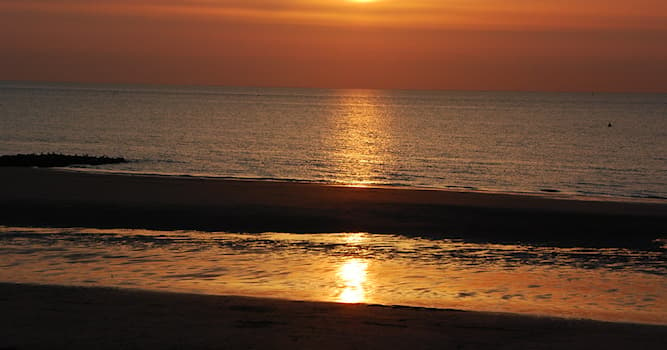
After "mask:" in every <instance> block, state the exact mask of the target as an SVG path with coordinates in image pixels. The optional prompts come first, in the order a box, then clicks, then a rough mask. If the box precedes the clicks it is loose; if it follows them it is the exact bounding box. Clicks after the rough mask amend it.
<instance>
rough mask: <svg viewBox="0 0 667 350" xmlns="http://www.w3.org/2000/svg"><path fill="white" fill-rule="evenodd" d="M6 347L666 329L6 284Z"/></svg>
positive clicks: (438, 344) (450, 343)
mask: <svg viewBox="0 0 667 350" xmlns="http://www.w3.org/2000/svg"><path fill="white" fill-rule="evenodd" d="M0 294H1V295H2V298H0V308H1V309H2V310H3V313H4V315H5V317H3V318H2V321H0V348H3V349H5V348H6V349H10V348H14V349H23V348H43V347H45V346H47V344H48V347H54V348H59V347H67V348H74V349H84V348H102V349H106V348H109V349H111V348H118V347H125V348H165V347H172V348H173V347H180V348H202V349H207V348H249V347H253V348H267V349H268V348H303V349H308V348H314V347H318V348H322V347H323V348H325V349H329V348H331V349H340V348H351V347H363V348H377V349H380V348H403V349H414V348H419V349H421V348H453V349H467V348H474V349H487V348H488V349H492V348H493V349H496V348H508V349H509V348H535V349H540V348H545V349H547V348H548V349H589V348H591V347H600V346H602V347H604V348H605V349H627V348H630V347H639V348H642V349H652V348H655V349H658V348H662V347H663V346H664V344H665V340H664V337H665V335H667V327H665V326H657V325H644V324H631V323H613V322H601V321H590V320H582V319H561V318H549V317H538V316H526V315H514V314H504V313H489V312H470V311H460V310H450V309H429V308H418V307H403V306H380V305H365V304H339V303H326V302H301V301H289V300H280V299H266V298H252V297H240V296H213V295H200V294H185V293H171V292H154V291H144V290H130V289H115V288H90V287H66V286H54V285H31V284H11V283H0Z"/></svg>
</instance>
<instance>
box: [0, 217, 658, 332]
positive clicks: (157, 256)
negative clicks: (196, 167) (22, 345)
mask: <svg viewBox="0 0 667 350" xmlns="http://www.w3.org/2000/svg"><path fill="white" fill-rule="evenodd" d="M666 261H667V260H666V259H665V251H664V250H663V251H650V252H648V251H638V250H631V249H616V248H614V249H587V248H555V247H532V246H526V245H497V244H472V243H466V242H462V241H452V240H438V241H433V240H426V239H419V238H409V237H404V236H399V235H379V234H369V233H338V234H315V235H307V234H289V233H270V232H269V233H263V234H232V233H224V232H194V231H149V230H128V229H115V230H99V229H87V228H21V227H3V226H0V281H5V282H17V283H44V284H63V285H80V286H106V287H121V288H141V289H151V290H169V291H179V292H195V293H205V294H233V295H247V296H257V297H272V298H284V299H296V300H315V301H332V302H344V303H360V302H362V303H371V304H373V303H378V304H384V305H412V306H424V307H436V308H457V309H464V310H477V311H499V312H512V313H524V314H537V315H548V316H561V317H575V318H588V319H597V320H607V321H626V322H639V323H652V324H663V325H667V262H666Z"/></svg>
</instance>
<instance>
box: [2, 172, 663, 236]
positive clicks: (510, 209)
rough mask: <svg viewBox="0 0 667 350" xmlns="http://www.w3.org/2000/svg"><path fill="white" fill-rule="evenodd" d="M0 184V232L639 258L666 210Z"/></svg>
mask: <svg viewBox="0 0 667 350" xmlns="http://www.w3.org/2000/svg"><path fill="white" fill-rule="evenodd" d="M0 183H2V184H3V196H2V198H0V209H1V210H0V223H2V224H4V225H7V226H12V225H15V226H47V227H48V226H51V227H94V228H146V229H164V230H178V229H182V230H185V229H188V230H203V231H226V232H294V233H331V232H371V233H398V234H406V235H415V236H423V237H428V238H452V239H455V238H460V239H466V240H467V241H473V242H475V241H478V242H496V243H505V242H517V241H522V242H530V243H536V244H550V245H556V246H592V247H641V248H650V247H653V246H655V242H654V240H655V239H657V238H660V237H661V235H663V236H664V234H665V232H666V230H667V203H666V202H665V201H644V202H640V201H618V200H600V199H598V200H596V199H595V198H593V199H590V198H588V199H585V200H584V199H581V198H580V199H571V198H561V197H558V196H549V195H547V194H545V195H544V196H537V195H530V194H526V195H523V194H500V193H488V192H487V193H485V192H472V191H470V192H459V191H449V190H428V189H394V188H374V187H351V186H332V185H323V184H313V183H292V182H272V181H250V180H249V181H242V180H226V179H216V178H198V177H186V176H157V175H153V176H151V175H127V174H100V173H87V172H76V171H66V170H51V169H31V168H4V169H3V170H2V172H0Z"/></svg>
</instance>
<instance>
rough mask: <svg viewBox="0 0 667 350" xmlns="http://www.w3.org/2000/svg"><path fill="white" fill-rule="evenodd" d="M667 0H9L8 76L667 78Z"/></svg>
mask: <svg viewBox="0 0 667 350" xmlns="http://www.w3.org/2000/svg"><path fill="white" fill-rule="evenodd" d="M666 38H667V1H665V0H633V1H627V0H540V1H536V0H375V1H368V0H367V1H365V2H361V1H352V0H0V80H37V81H79V82H117V83H157V84H163V83H165V84H197V85H199V84H206V85H241V86H249V85H250V86H306V87H337V88H338V87H340V88H408V89H410V88H416V89H465V90H551V91H554V90H555V91H563V90H570V91H658V92H667V44H665V42H667V39H666Z"/></svg>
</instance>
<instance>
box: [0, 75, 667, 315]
mask: <svg viewBox="0 0 667 350" xmlns="http://www.w3.org/2000/svg"><path fill="white" fill-rule="evenodd" d="M50 152H56V153H66V154H88V155H106V156H113V157H124V158H126V159H127V160H128V161H129V162H128V163H124V164H114V165H102V166H83V165H82V166H75V167H70V170H76V171H93V172H117V173H126V174H161V175H166V176H189V177H193V176H194V177H217V178H226V179H254V180H261V181H287V182H313V183H324V184H334V185H353V186H386V187H395V188H431V189H450V190H457V191H479V192H500V193H525V194H531V195H541V196H558V197H571V198H577V199H582V200H586V199H596V200H610V201H646V202H653V203H655V202H658V203H666V202H667V95H666V94H607V93H543V92H463V91H400V90H327V89H297V88H245V87H193V86H150V85H100V84H97V85H92V84H74V83H28V82H0V155H5V154H19V153H50ZM0 171H1V169H0ZM0 225H2V223H0ZM536 233H539V232H536ZM582 234H585V232H582ZM658 243H659V244H658V245H657V247H656V248H655V249H650V250H641V249H636V248H622V247H615V248H605V247H600V248H590V247H552V246H544V245H542V246H534V245H530V244H527V243H522V242H516V243H515V244H482V243H479V242H466V241H464V240H456V239H437V240H436V239H426V238H420V237H418V236H417V235H414V234H412V233H411V232H397V233H396V234H394V235H387V234H377V233H372V232H339V233H329V234H296V233H290V232H265V233H259V234H258V233H242V232H241V233H230V232H201V231H154V230H141V229H136V228H135V229H129V228H117V229H99V228H91V227H11V226H0V282H12V283H42V284H61V285H79V286H98V287H99V286H101V287H113V288H138V289H149V290H166V291H175V292H192V293H204V294H220V295H246V296H258V297H271V298H284V299H296V300H315V301H331V302H344V303H370V304H384V305H408V306H419V307H434V308H456V309H463V310H473V311H495V312H512V313H521V314H532V315H546V316H558V317H572V318H586V319H596V320H605V321H614V322H635V323H649V324H662V325H667V249H666V248H667V241H662V242H658Z"/></svg>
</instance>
